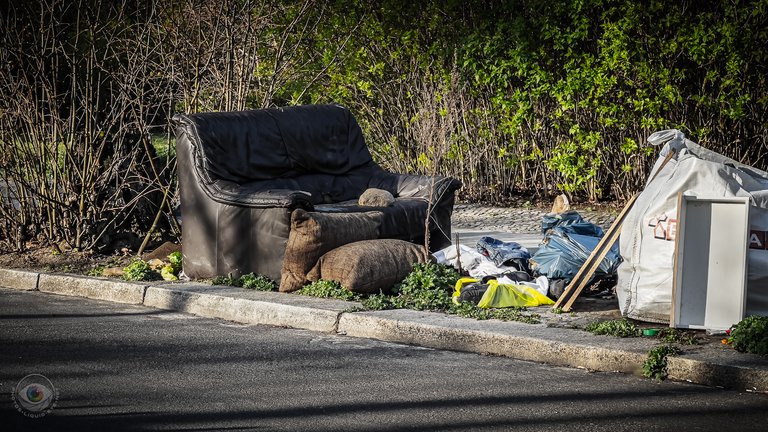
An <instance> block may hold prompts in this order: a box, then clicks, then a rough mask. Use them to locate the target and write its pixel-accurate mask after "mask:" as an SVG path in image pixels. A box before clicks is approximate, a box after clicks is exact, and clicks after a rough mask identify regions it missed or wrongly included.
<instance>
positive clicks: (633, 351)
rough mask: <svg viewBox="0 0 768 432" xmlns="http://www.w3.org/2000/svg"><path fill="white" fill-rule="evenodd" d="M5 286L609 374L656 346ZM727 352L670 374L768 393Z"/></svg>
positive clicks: (458, 322)
mask: <svg viewBox="0 0 768 432" xmlns="http://www.w3.org/2000/svg"><path fill="white" fill-rule="evenodd" d="M0 286H3V287H6V288H11V289H16V290H26V291H30V290H35V289H37V290H39V291H41V292H45V293H52V294H60V295H67V296H78V297H86V298H91V299H96V300H107V301H112V302H118V303H130V304H143V305H144V306H147V307H154V308H159V309H166V310H174V311H180V312H187V313H191V314H195V315H199V316H203V317H207V318H219V319H224V320H228V321H234V322H239V323H244V324H265V325H273V326H281V327H291V328H298V329H305V330H312V331H318V332H324V333H334V334H342V335H347V336H351V337H362V338H369V339H378V340H383V341H389V342H396V343H404V344H410V345H418V346H424V347H429V348H436V349H447V350H453V351H465V352H473V353H479V354H492V355H500V356H505V357H510V358H514V359H518V360H527V361H534V362H540V363H547V364H552V365H558V366H567V367H577V368H585V369H589V370H595V371H606V372H624V373H638V372H639V371H640V370H641V369H642V364H643V362H644V361H645V359H646V358H647V351H648V349H649V348H650V347H652V346H654V345H655V344H654V342H653V341H652V340H647V339H643V338H641V339H635V340H626V339H621V338H612V337H610V336H594V335H591V334H589V333H587V332H584V331H580V330H573V329H562V328H558V329H548V328H546V326H544V325H531V324H522V323H516V322H501V321H496V320H489V321H476V320H472V319H468V318H461V317H456V316H448V315H445V314H441V313H434V312H418V311H412V310H403V309H399V310H390V311H368V312H348V310H349V309H350V308H351V307H354V306H359V304H358V303H354V302H344V301H340V300H326V299H316V298H306V297H304V298H302V297H303V296H297V295H290V294H283V293H274V292H253V291H246V290H243V289H238V288H229V287H218V286H217V287H212V286H207V285H195V284H185V283H179V284H165V285H161V286H147V285H141V284H135V283H130V282H123V281H113V280H107V279H101V278H94V277H84V276H76V275H63V274H56V275H54V274H45V273H41V274H38V273H34V272H27V271H18V270H7V269H0ZM553 335H554V336H553ZM727 354H728V355H726V356H722V355H721V356H720V357H719V358H715V360H714V361H712V360H711V359H710V360H707V359H700V358H696V357H697V354H696V353H692V354H690V355H689V354H688V353H685V354H683V355H681V356H676V357H669V358H668V359H667V360H668V368H667V370H668V376H669V378H670V379H673V380H679V381H688V382H692V383H695V384H703V385H708V386H718V387H725V388H734V389H738V390H742V389H748V390H750V391H758V392H768V365H766V364H765V363H764V362H762V359H759V360H758V361H754V357H749V356H748V355H745V354H739V355H738V356H737V354H738V353H730V352H728V353H727ZM745 356H746V357H745ZM699 357H700V356H699ZM750 359H752V360H750Z"/></svg>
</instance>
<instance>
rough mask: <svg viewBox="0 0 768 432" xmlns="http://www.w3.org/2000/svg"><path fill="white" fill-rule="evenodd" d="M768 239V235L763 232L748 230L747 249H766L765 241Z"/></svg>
mask: <svg viewBox="0 0 768 432" xmlns="http://www.w3.org/2000/svg"><path fill="white" fill-rule="evenodd" d="M766 238H768V233H766V232H765V231H757V230H750V231H749V248H750V249H768V247H766V245H765V239H766Z"/></svg>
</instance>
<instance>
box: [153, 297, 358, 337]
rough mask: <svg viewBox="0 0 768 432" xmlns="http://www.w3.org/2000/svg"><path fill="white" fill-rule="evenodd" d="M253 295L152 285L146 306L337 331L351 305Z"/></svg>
mask: <svg viewBox="0 0 768 432" xmlns="http://www.w3.org/2000/svg"><path fill="white" fill-rule="evenodd" d="M195 288H197V289H198V290H201V289H202V290H203V291H217V290H221V288H212V287H207V288H205V287H200V286H194V285H193V286H192V289H195ZM224 290H226V289H224ZM241 291H242V290H241ZM253 295H255V296H256V297H257V298H256V299H247V298H237V297H234V296H226V295H218V294H210V293H206V292H197V291H192V290H188V289H184V288H181V287H180V288H168V287H149V288H148V289H147V294H146V297H145V299H144V305H145V306H148V307H154V308H158V309H168V310H175V311H181V312H187V313H191V314H194V315H200V316H204V317H207V318H220V319H224V320H228V321H234V322H238V323H243V324H266V325H273V326H280V327H292V328H300V329H305V330H313V331H319V332H325V333H335V332H336V326H337V323H338V320H339V316H340V315H341V314H342V312H343V310H344V308H345V307H347V306H346V304H345V305H344V307H338V308H337V309H338V310H328V309H320V308H311V307H303V306H297V305H290V304H282V303H277V302H274V301H263V300H259V299H258V297H260V296H259V293H253Z"/></svg>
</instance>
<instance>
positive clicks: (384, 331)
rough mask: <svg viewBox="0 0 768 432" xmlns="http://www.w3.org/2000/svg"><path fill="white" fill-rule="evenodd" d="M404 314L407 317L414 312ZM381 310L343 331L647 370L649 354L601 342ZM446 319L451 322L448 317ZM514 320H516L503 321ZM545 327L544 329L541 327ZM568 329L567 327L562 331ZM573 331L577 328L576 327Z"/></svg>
mask: <svg viewBox="0 0 768 432" xmlns="http://www.w3.org/2000/svg"><path fill="white" fill-rule="evenodd" d="M409 312H411V311H408V312H405V313H403V314H402V315H415V314H412V313H409ZM376 314H377V312H366V313H356V314H344V315H343V316H342V317H341V321H340V322H339V333H342V334H346V335H347V336H354V337H363V338H369V339H379V340H385V341H388V342H397V343H404V344H409V345H419V346H425V347H429V348H436V349H447V350H454V351H465V352H474V353H480V354H492V355H499V356H504V357H510V358H514V359H518V360H527V361H533V362H539V363H547V364H552V365H557V366H569V367H577V368H585V369H590V370H595V371H604V372H623V373H637V372H638V371H639V370H641V369H642V366H643V362H644V361H645V358H646V355H645V353H644V352H631V351H627V350H619V349H611V348H602V347H599V346H589V345H582V344H578V343H568V342H563V341H558V340H551V339H549V340H548V339H546V338H535V337H531V336H518V335H514V334H505V333H502V332H498V331H483V330H478V329H463V328H460V327H459V325H460V322H458V321H459V320H464V318H459V317H455V318H456V320H457V322H456V323H455V324H456V325H450V324H448V325H445V323H439V324H431V323H429V321H432V320H429V317H428V315H427V314H425V313H423V312H422V313H417V314H421V315H422V316H423V317H426V318H427V320H426V321H427V322H418V321H415V320H412V319H408V318H407V317H403V318H402V319H393V318H390V317H381V316H376ZM446 318H447V319H444V320H442V321H451V318H448V317H446ZM504 324H511V326H509V327H512V326H514V325H515V324H513V323H504ZM542 329H543V327H542ZM561 330H565V331H566V332H568V329H561ZM571 331H573V330H571Z"/></svg>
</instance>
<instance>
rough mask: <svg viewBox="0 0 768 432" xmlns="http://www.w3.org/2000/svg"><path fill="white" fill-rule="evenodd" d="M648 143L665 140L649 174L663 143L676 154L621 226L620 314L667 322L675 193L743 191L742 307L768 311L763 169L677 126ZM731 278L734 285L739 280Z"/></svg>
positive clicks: (767, 197) (767, 192) (767, 183)
mask: <svg viewBox="0 0 768 432" xmlns="http://www.w3.org/2000/svg"><path fill="white" fill-rule="evenodd" d="M648 142H649V143H650V144H651V145H657V146H658V145H663V146H664V147H663V149H662V151H661V155H660V157H659V160H658V161H656V164H655V165H654V167H653V170H652V172H651V175H650V177H649V179H651V178H653V176H654V174H655V173H656V171H658V170H659V167H660V166H661V164H662V161H663V159H664V157H665V156H666V155H667V154H668V153H669V152H670V149H675V151H676V153H675V155H674V156H673V157H672V159H671V160H670V161H669V163H667V165H666V166H665V167H664V168H663V169H662V170H661V171H660V172H659V174H658V175H657V176H656V178H655V179H653V180H652V181H651V180H649V182H648V183H647V184H646V186H645V189H644V190H643V192H642V193H641V194H640V195H639V196H638V198H637V201H636V202H635V204H634V205H633V206H632V208H631V209H630V210H629V212H628V213H627V216H626V218H625V220H624V224H623V225H622V230H621V237H620V250H621V257H622V258H623V260H624V261H623V262H622V264H621V265H620V266H619V274H618V285H617V287H616V294H617V296H618V300H619V308H620V309H621V313H622V315H624V316H627V317H630V318H633V319H638V320H643V321H652V322H659V323H666V322H669V313H670V308H671V301H672V272H673V270H672V269H673V263H674V258H673V257H674V249H675V242H674V238H675V237H674V236H675V232H676V228H677V225H676V223H677V221H676V220H675V218H676V217H677V194H678V192H683V193H690V194H693V195H697V196H701V197H707V198H713V197H734V196H738V197H749V198H750V203H751V207H750V212H749V223H750V227H749V228H750V246H749V247H750V249H749V251H748V254H747V255H748V259H747V267H748V276H747V311H746V313H747V315H768V246H767V245H766V242H767V241H768V173H766V172H765V171H760V170H758V169H755V168H753V167H750V166H747V165H742V164H740V163H738V162H736V161H734V160H733V159H729V158H727V157H725V156H723V155H720V154H718V153H715V152H713V151H710V150H707V149H705V148H704V147H702V146H700V145H698V144H696V143H694V142H693V141H690V140H688V139H686V138H685V135H683V133H682V132H680V131H678V130H674V129H673V130H665V131H660V132H656V133H654V134H652V135H651V136H650V137H648ZM734 282H735V283H734V289H738V287H739V284H738V283H736V282H738V281H734Z"/></svg>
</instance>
